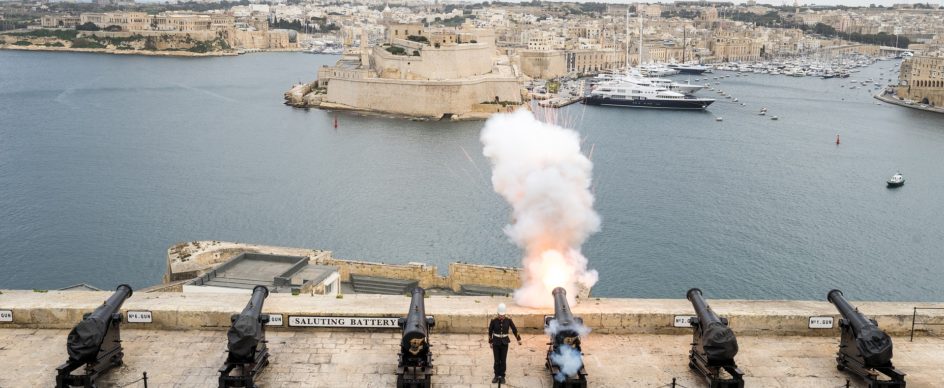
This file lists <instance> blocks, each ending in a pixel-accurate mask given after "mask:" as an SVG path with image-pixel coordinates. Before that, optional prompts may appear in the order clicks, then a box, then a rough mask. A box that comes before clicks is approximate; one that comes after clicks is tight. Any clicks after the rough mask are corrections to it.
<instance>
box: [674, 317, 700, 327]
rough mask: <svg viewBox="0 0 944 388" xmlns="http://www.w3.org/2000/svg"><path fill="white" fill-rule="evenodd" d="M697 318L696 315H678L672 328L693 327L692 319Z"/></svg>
mask: <svg viewBox="0 0 944 388" xmlns="http://www.w3.org/2000/svg"><path fill="white" fill-rule="evenodd" d="M692 318H695V316H694V315H676V316H675V320H674V321H673V322H672V326H675V327H692V324H691V322H689V320H690V319H692Z"/></svg>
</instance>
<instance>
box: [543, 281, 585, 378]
mask: <svg viewBox="0 0 944 388" xmlns="http://www.w3.org/2000/svg"><path fill="white" fill-rule="evenodd" d="M551 295H553V296H554V316H552V317H546V318H544V331H545V332H547V334H548V336H549V337H550V341H551V342H548V348H547V361H546V362H545V364H544V367H545V368H547V369H548V370H549V371H550V372H551V377H552V378H553V379H554V380H553V381H554V388H586V386H587V370H586V369H584V367H583V353H582V350H581V348H580V335H581V334H582V333H583V332H584V331H585V330H586V328H585V327H584V326H583V319H580V318H579V317H574V314H573V313H571V311H570V305H568V304H567V291H566V290H564V289H563V288H561V287H557V288H555V289H554V290H553V291H551ZM583 334H585V333H583Z"/></svg>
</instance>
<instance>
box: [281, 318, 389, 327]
mask: <svg viewBox="0 0 944 388" xmlns="http://www.w3.org/2000/svg"><path fill="white" fill-rule="evenodd" d="M397 320H398V318H383V317H305V316H292V315H289V317H288V325H289V327H367V328H379V329H396V328H398V327H399V326H397Z"/></svg>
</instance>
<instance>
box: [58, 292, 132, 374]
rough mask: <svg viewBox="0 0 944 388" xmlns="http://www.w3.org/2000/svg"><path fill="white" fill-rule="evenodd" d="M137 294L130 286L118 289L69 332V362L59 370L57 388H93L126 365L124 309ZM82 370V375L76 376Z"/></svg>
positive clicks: (67, 347) (67, 343) (67, 342)
mask: <svg viewBox="0 0 944 388" xmlns="http://www.w3.org/2000/svg"><path fill="white" fill-rule="evenodd" d="M133 293H134V292H133V291H132V290H131V286H129V285H127V284H122V285H120V286H118V288H117V289H116V290H115V293H114V294H112V295H111V296H110V297H108V299H107V300H105V303H103V304H102V305H101V306H98V308H96V309H95V311H92V312H91V313H88V314H85V315H84V316H83V317H82V321H81V322H79V323H78V324H77V325H75V327H74V328H73V329H72V331H70V332H69V337H68V339H67V340H66V351H67V352H68V354H69V359H68V360H67V361H66V362H65V363H64V364H62V365H60V366H59V367H58V368H56V388H66V387H84V388H93V387H95V386H96V383H95V380H96V379H97V378H98V377H99V376H101V375H102V374H103V373H105V372H107V371H108V370H109V369H111V368H113V367H116V366H120V365H121V364H122V359H123V358H124V351H123V349H122V347H121V305H122V304H124V302H125V300H126V299H128V298H130V297H131V295H132V294H133ZM83 367H84V368H83ZM79 368H83V369H82V372H81V373H80V374H73V372H74V371H76V370H77V369H79Z"/></svg>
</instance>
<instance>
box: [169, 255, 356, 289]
mask: <svg viewBox="0 0 944 388" xmlns="http://www.w3.org/2000/svg"><path fill="white" fill-rule="evenodd" d="M337 270H338V269H337V268H335V267H330V266H324V265H315V264H310V263H309V260H308V257H307V256H285V255H271V254H260V253H243V254H240V255H238V256H236V257H234V258H232V259H231V260H229V261H227V262H225V263H223V264H221V265H220V266H219V267H217V268H215V269H213V270H211V271H209V272H208V273H206V274H204V275H203V276H201V277H199V278H196V279H194V280H193V281H191V282H188V283H187V284H188V285H196V286H206V287H224V288H237V289H247V290H251V289H253V288H254V287H255V286H257V285H263V286H266V287H267V288H268V289H269V292H291V290H292V287H293V286H295V287H299V286H301V284H300V283H299V284H294V285H293V284H291V283H292V282H291V280H292V279H297V280H299V281H303V282H308V281H310V282H314V283H320V282H321V281H322V280H324V279H326V278H327V277H328V276H330V275H331V274H332V273H335V272H337Z"/></svg>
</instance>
